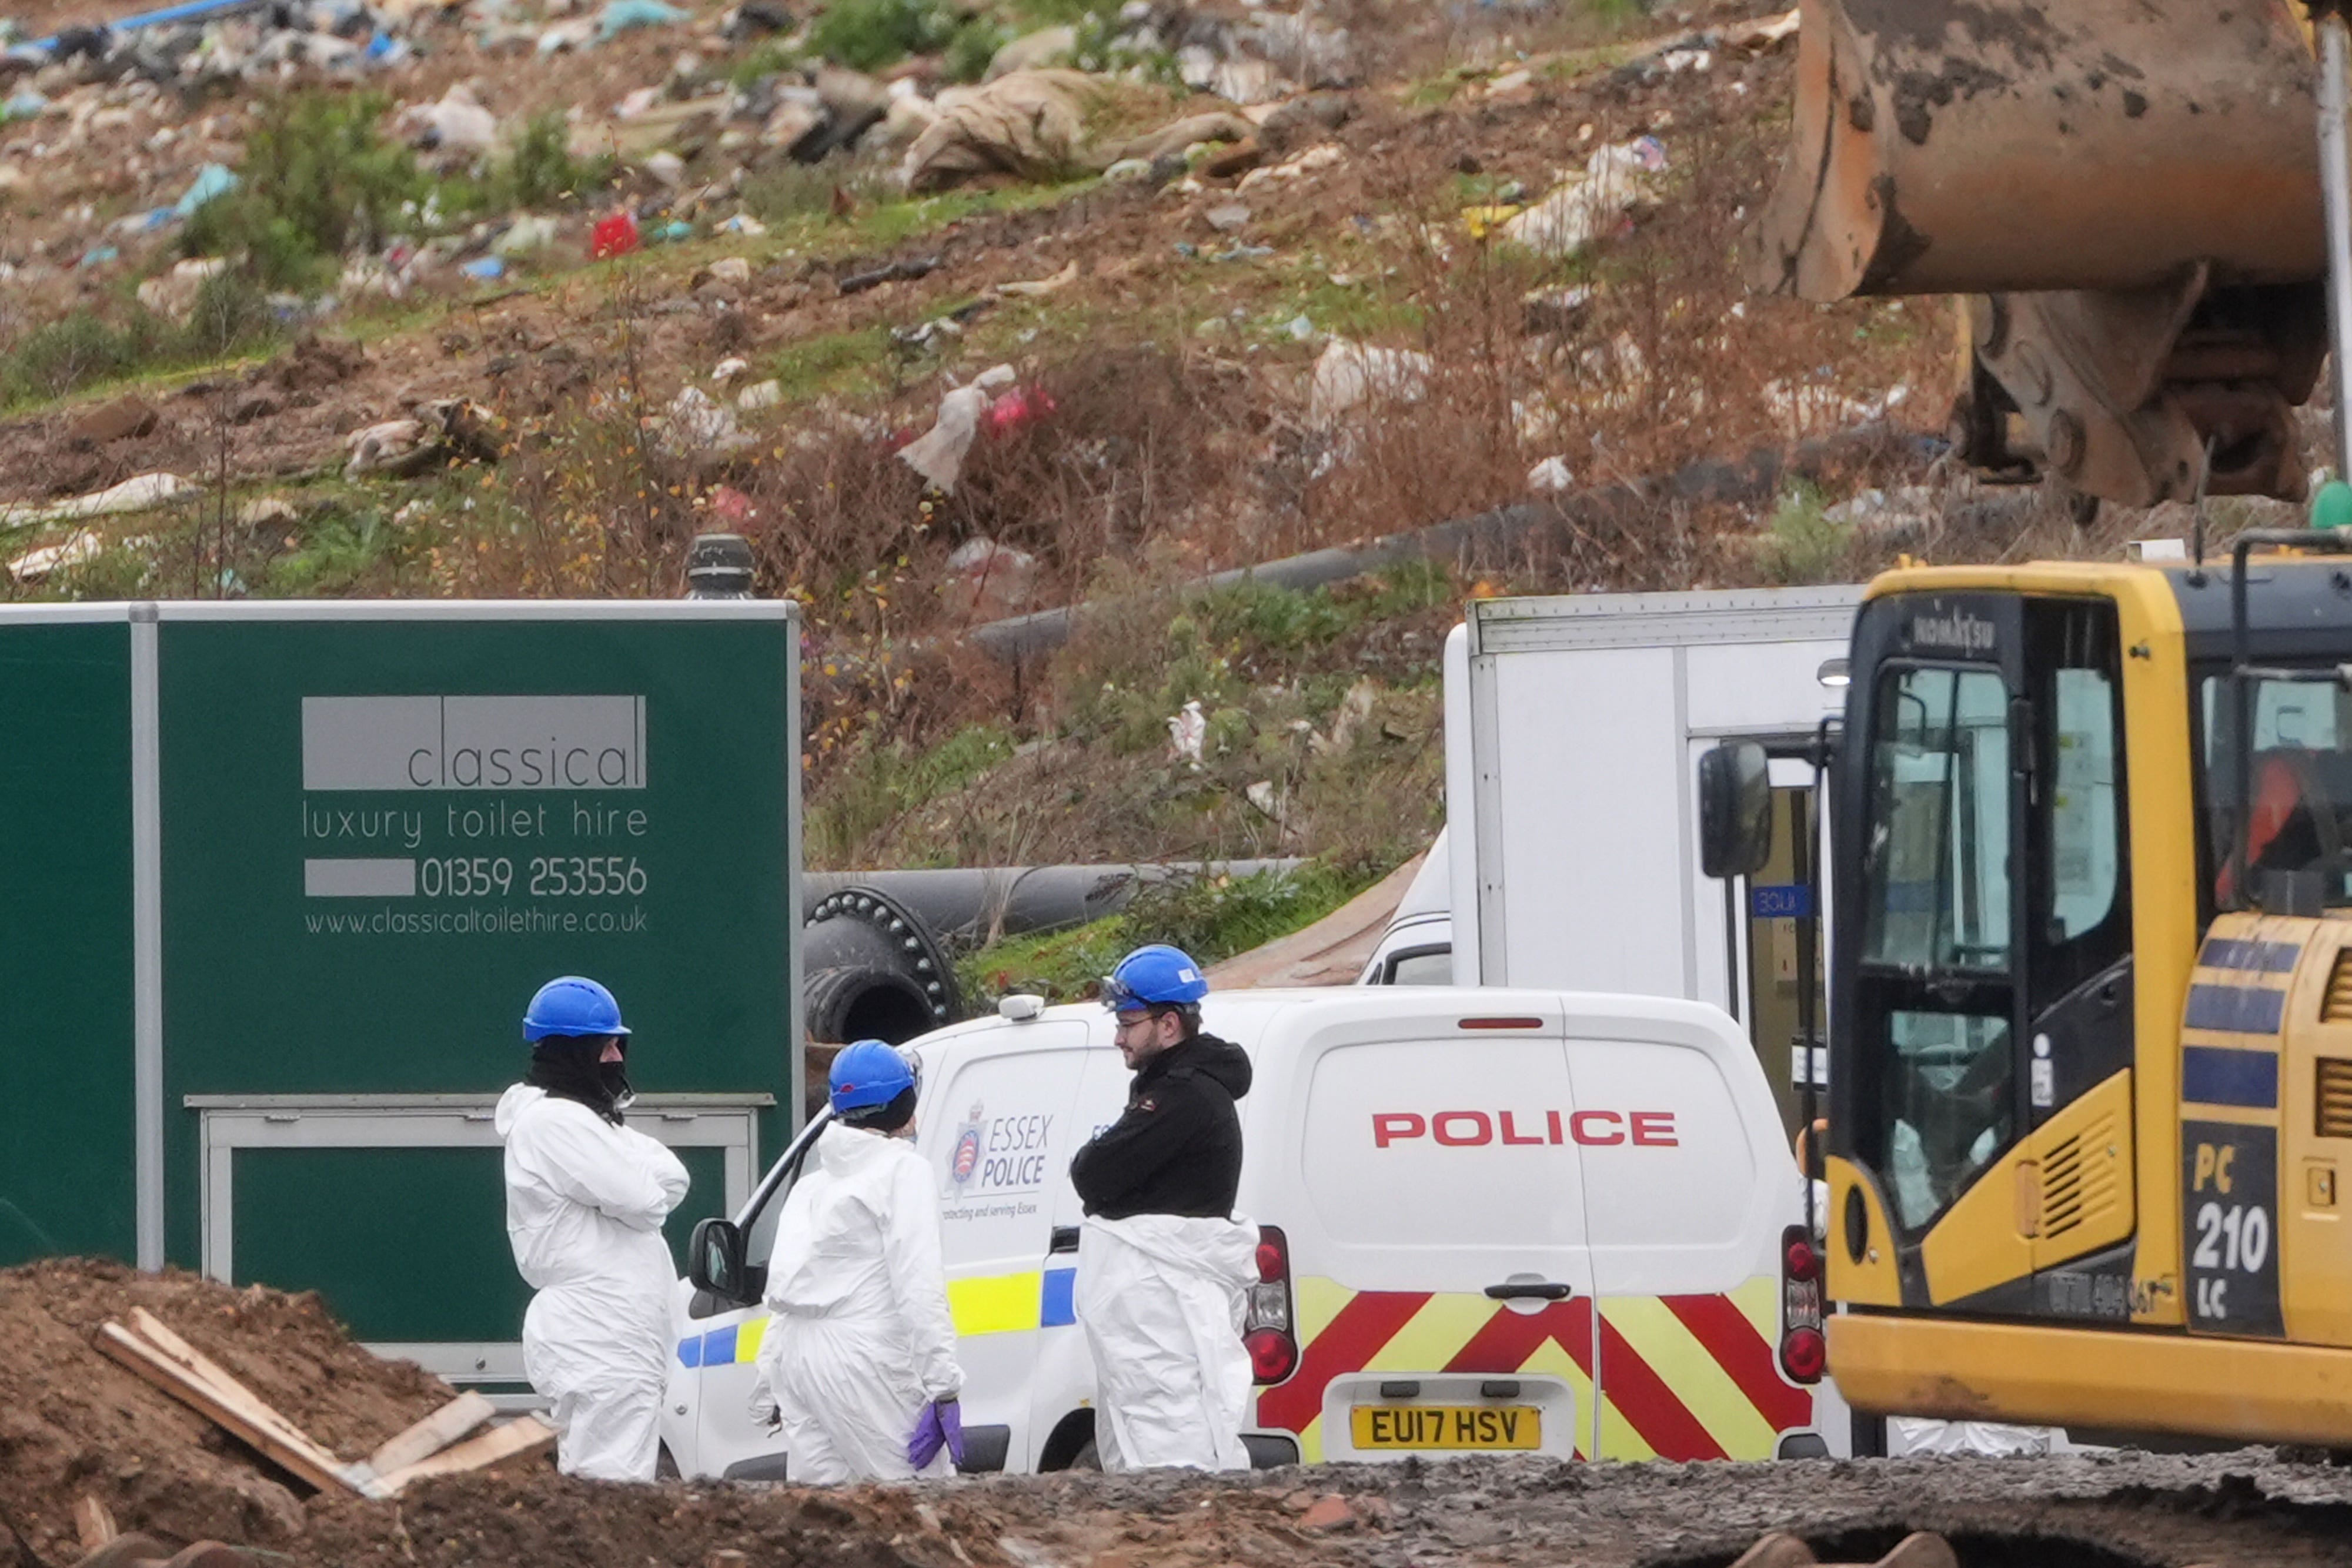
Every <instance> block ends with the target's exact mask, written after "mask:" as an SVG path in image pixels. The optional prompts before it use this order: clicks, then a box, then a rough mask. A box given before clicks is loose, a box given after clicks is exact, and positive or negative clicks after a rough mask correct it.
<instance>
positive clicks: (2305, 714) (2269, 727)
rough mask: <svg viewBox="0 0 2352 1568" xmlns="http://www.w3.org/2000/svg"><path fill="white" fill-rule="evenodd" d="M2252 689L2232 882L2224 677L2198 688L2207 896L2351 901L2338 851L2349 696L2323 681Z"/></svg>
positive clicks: (2345, 827) (2280, 904)
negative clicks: (2249, 780)
mask: <svg viewBox="0 0 2352 1568" xmlns="http://www.w3.org/2000/svg"><path fill="white" fill-rule="evenodd" d="M2253 691H2254V757H2253V763H2254V766H2253V787H2254V800H2253V810H2252V820H2251V821H2250V822H2249V824H2248V831H2247V847H2248V849H2249V850H2250V851H2251V852H2252V866H2251V871H2250V872H2249V873H2247V875H2246V877H2245V880H2244V883H2243V885H2241V881H2240V873H2239V870H2238V867H2237V865H2236V863H2235V862H2236V856H2235V855H2234V854H2233V853H2232V850H2233V847H2234V846H2235V844H2236V842H2237V821H2238V813H2237V802H2236V795H2237V792H2238V783H2237V779H2238V772H2237V769H2236V768H2234V767H2232V766H2231V755H2230V754H2231V749H2232V748H2231V743H2230V738H2229V713H2230V688H2229V682H2228V681H2227V679H2225V678H2223V677H2220V676H2211V677H2208V678H2207V679H2206V681H2205V682H2204V685H2203V690H2202V692H2201V694H2200V695H2201V696H2202V698H2203V705H2202V706H2203V709H2204V719H2205V747H2204V757H2205V779H2204V785H2205V789H2204V795H2205V800H2206V801H2207V803H2208V806H2209V808H2210V809H2209V810H2208V812H2207V845H2206V859H2207V862H2208V863H2209V864H2210V865H2212V866H2213V867H2215V871H2214V875H2213V901H2214V903H2215V904H2216V905H2217V906H2220V907H2223V908H2231V907H2236V906H2239V905H2242V904H2246V903H2250V902H2251V903H2254V904H2260V905H2261V906H2262V907H2263V908H2266V909H2273V910H2276V911H2279V912H2281V913H2285V912H2288V911H2290V910H2292V909H2294V908H2298V907H2301V906H2304V905H2307V904H2315V905H2318V906H2323V907H2340V906H2342V905H2344V904H2347V903H2352V860H2347V855H2346V851H2345V845H2346V841H2347V833H2352V694H2347V692H2346V691H2345V690H2344V689H2343V688H2342V687H2341V686H2340V685H2337V684H2336V682H2334V681H2333V680H2324V679H2314V680H2309V681H2295V680H2262V681H2257V682H2255V683H2254V686H2253Z"/></svg>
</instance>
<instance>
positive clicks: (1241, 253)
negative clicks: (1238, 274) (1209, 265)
mask: <svg viewBox="0 0 2352 1568" xmlns="http://www.w3.org/2000/svg"><path fill="white" fill-rule="evenodd" d="M1273 254H1274V246H1270V245H1229V246H1226V247H1225V248H1224V249H1223V250H1221V251H1219V252H1217V254H1216V255H1214V256H1211V257H1210V258H1209V259H1210V260H1211V261H1264V260H1265V258H1266V257H1267V256H1272V255H1273Z"/></svg>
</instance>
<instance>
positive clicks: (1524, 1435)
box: [1349, 1405, 1543, 1449]
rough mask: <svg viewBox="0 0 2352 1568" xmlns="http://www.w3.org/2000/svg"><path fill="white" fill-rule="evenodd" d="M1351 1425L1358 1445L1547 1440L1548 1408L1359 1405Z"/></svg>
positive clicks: (1495, 1444) (1526, 1444)
mask: <svg viewBox="0 0 2352 1568" xmlns="http://www.w3.org/2000/svg"><path fill="white" fill-rule="evenodd" d="M1349 1430H1350V1432H1351V1433H1352V1434H1353V1436H1354V1437H1355V1440H1356V1447H1357V1448H1359V1449H1366V1448H1500V1449H1513V1448H1541V1447H1542V1446H1543V1412H1541V1411H1540V1410H1537V1409H1535V1408H1534V1407H1532V1406H1526V1405H1359V1406H1355V1407H1354V1409H1353V1410H1352V1411H1351V1412H1350V1413H1349Z"/></svg>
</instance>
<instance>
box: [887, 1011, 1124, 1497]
mask: <svg viewBox="0 0 2352 1568" xmlns="http://www.w3.org/2000/svg"><path fill="white" fill-rule="evenodd" d="M941 1047H942V1048H941V1050H940V1061H938V1062H937V1063H936V1064H933V1063H931V1062H929V1061H927V1062H926V1063H925V1080H926V1082H924V1085H923V1098H922V1111H921V1120H920V1124H919V1127H918V1129H917V1134H916V1146H917V1147H918V1148H919V1149H920V1150H921V1151H922V1155H923V1157H924V1159H925V1160H926V1161H927V1162H928V1163H929V1165H930V1166H931V1169H932V1171H933V1172H934V1173H935V1175H936V1176H937V1177H938V1180H939V1193H940V1239H941V1250H942V1253H943V1256H944V1258H945V1260H946V1263H947V1274H948V1306H949V1308H950V1311H951V1312H953V1313H954V1316H955V1326H956V1335H957V1340H956V1355H957V1358H958V1360H959V1361H960V1362H961V1364H962V1366H963V1374H964V1394H963V1400H962V1404H963V1421H964V1432H965V1436H966V1438H967V1440H968V1444H970V1446H971V1447H972V1448H974V1449H975V1455H974V1468H975V1469H980V1468H985V1469H1003V1468H1005V1467H1006V1466H1007V1465H1008V1464H1009V1465H1010V1466H1011V1467H1012V1468H1013V1469H1022V1468H1024V1465H1025V1464H1026V1462H1027V1460H1028V1458H1029V1456H1031V1455H1032V1454H1033V1453H1034V1449H1035V1445H1036V1443H1037V1441H1038V1440H1039V1437H1038V1435H1037V1434H1034V1433H1033V1432H1032V1431H1031V1430H1030V1429H1029V1428H1030V1385H1031V1383H1032V1381H1033V1374H1034V1369H1035V1364H1036V1359H1037V1348H1038V1338H1039V1335H1038V1330H1039V1329H1040V1328H1041V1327H1042V1326H1043V1325H1044V1323H1045V1322H1046V1321H1047V1320H1048V1319H1055V1320H1057V1321H1058V1320H1066V1317H1067V1303H1068V1299H1069V1298H1068V1292H1067V1289H1066V1280H1065V1281H1052V1280H1050V1278H1049V1276H1048V1273H1047V1266H1048V1262H1049V1258H1048V1253H1049V1251H1050V1249H1051V1247H1052V1230H1053V1218H1054V1209H1055V1193H1056V1190H1057V1188H1066V1186H1068V1176H1067V1172H1068V1169H1069V1164H1070V1151H1071V1150H1072V1149H1074V1148H1076V1146H1077V1144H1078V1143H1079V1142H1082V1141H1084V1139H1085V1137H1086V1135H1087V1134H1086V1129H1084V1128H1082V1127H1079V1126H1078V1125H1076V1118H1075V1113H1074V1104H1075V1102H1076V1099H1077V1094H1078V1085H1079V1082H1080V1081H1081V1079H1082V1078H1083V1076H1084V1074H1085V1070H1086V1062H1087V1050H1086V1047H1087V1025H1086V1024H1085V1023H1084V1022H1083V1021H1080V1020H1078V1019H1044V1020H1039V1021H1036V1022H1027V1023H1006V1024H1003V1025H1002V1026H1000V1027H995V1028H990V1029H984V1030H975V1031H973V1032H971V1033H969V1034H963V1035H959V1036H955V1037H952V1038H951V1039H950V1040H947V1041H943V1042H941ZM1052 1261H1062V1260H1052ZM1057 1283H1058V1284H1060V1285H1061V1286H1062V1289H1060V1290H1059V1291H1055V1289H1054V1288H1053V1287H1054V1286H1055V1284H1057ZM982 1461H985V1462H984V1463H983V1462H982Z"/></svg>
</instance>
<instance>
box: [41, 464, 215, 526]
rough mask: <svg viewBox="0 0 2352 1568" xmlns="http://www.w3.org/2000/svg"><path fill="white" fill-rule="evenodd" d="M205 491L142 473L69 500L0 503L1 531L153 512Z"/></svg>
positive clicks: (178, 479) (182, 481)
mask: <svg viewBox="0 0 2352 1568" xmlns="http://www.w3.org/2000/svg"><path fill="white" fill-rule="evenodd" d="M203 488H204V486H201V485H198V484H194V483H193V482H191V481H189V480H186V479H183V478H181V477H180V476H178V475H177V474H142V475H140V476H137V477H136V478H132V479H125V480H124V481H122V483H121V484H120V485H114V486H109V487H107V488H106V489H103V490H99V491H95V492H93V493H91V494H89V495H87V496H76V497H73V498H71V499H70V500H65V501H16V502H10V503H5V504H0V528H33V527H37V526H38V525H40V524H43V523H70V522H79V521H80V520H82V519H83V518H86V517H114V516H117V515H119V514H121V513H124V512H144V511H151V510H152V509H153V508H155V507H162V506H168V505H169V504H171V503H172V502H173V501H176V500H179V499H180V498H182V497H185V496H188V495H190V494H193V493H194V492H197V491H200V490H202V489H203Z"/></svg>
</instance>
